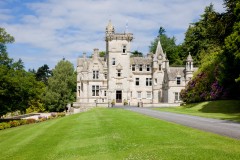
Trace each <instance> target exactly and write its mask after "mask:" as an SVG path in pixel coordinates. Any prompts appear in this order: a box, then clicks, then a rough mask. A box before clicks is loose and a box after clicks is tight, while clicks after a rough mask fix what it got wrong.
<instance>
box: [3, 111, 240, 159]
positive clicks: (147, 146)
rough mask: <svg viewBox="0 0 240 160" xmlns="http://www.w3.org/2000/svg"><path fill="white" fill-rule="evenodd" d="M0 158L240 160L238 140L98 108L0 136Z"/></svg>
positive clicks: (24, 127) (27, 126) (128, 112)
mask: <svg viewBox="0 0 240 160" xmlns="http://www.w3.org/2000/svg"><path fill="white" fill-rule="evenodd" d="M0 151H1V152H0V159H6V160H9V159H14V160H15V159H16V160H22V159H24V160H27V159H30V160H32V159H37V160H39V159H43V160H47V159H54V160H56V159H57V160H59V159H60V160H61V159H67V160H77V159H86V160H91V159H98V160H108V159H113V160H115V159H143V160H145V159H158V160H159V159H160V160H161V159H163V160H165V159H171V160H172V159H179V160H183V159H184V160H185V159H192V160H198V159H203V160H206V159H211V160H212V159H216V160H221V159H229V160H234V159H236V160H238V159H240V152H239V151H240V141H239V140H235V139H231V138H227V137H222V136H219V135H215V134H211V133H207V132H202V131H198V130H195V129H192V128H188V127H184V126H180V125H177V124H173V123H168V122H165V121H161V120H158V119H155V118H150V117H147V116H144V115H140V114H137V113H134V112H130V111H126V110H122V109H116V108H111V109H110V108H108V109H104V108H100V109H93V110H91V111H88V112H85V113H80V114H75V115H71V116H67V117H63V118H59V119H54V120H50V121H46V122H42V123H37V124H31V125H26V126H20V127H17V128H11V129H6V130H2V131H0Z"/></svg>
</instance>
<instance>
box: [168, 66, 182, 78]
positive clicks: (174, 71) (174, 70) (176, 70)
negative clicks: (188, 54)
mask: <svg viewBox="0 0 240 160" xmlns="http://www.w3.org/2000/svg"><path fill="white" fill-rule="evenodd" d="M177 76H181V78H185V67H170V69H169V72H168V78H169V80H176V77H177Z"/></svg>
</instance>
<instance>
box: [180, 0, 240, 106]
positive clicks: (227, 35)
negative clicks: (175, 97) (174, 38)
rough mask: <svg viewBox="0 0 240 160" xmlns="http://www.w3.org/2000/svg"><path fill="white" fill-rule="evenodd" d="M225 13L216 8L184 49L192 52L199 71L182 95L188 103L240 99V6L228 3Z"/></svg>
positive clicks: (193, 27)
mask: <svg viewBox="0 0 240 160" xmlns="http://www.w3.org/2000/svg"><path fill="white" fill-rule="evenodd" d="M224 5H225V7H226V12H225V13H217V12H215V11H214V9H213V5H212V4H211V5H210V6H207V7H206V8H205V12H204V14H203V15H202V16H201V19H200V20H199V21H198V22H196V23H194V24H192V25H191V26H190V27H189V28H188V30H187V32H186V37H185V41H184V43H183V45H182V47H183V50H185V51H191V53H192V55H193V56H194V59H195V62H197V63H198V64H199V70H198V72H197V73H196V75H195V76H194V78H193V79H192V81H190V82H189V84H188V86H187V88H186V89H185V90H183V91H182V93H181V97H182V98H183V100H184V101H186V102H198V101H205V100H216V99H226V98H227V99H229V98H230V99H233V98H234V99H239V98H240V94H239V93H240V70H239V68H240V63H239V62H240V48H239V46H240V38H239V35H240V22H239V19H240V14H239V13H240V2H239V1H234V0H225V1H224Z"/></svg>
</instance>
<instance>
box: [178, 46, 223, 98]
mask: <svg viewBox="0 0 240 160" xmlns="http://www.w3.org/2000/svg"><path fill="white" fill-rule="evenodd" d="M222 52H223V51H222V50H220V49H215V52H213V53H211V54H208V55H206V56H205V57H204V58H203V60H202V65H201V66H200V68H199V69H198V71H197V72H196V76H195V77H194V78H193V79H192V80H191V81H190V82H189V83H188V85H187V87H186V89H184V90H182V91H181V98H182V100H183V101H184V102H187V103H192V102H199V101H208V100H217V99H221V98H225V97H226V96H227V93H224V87H223V85H222V83H221V81H222V79H221V76H220V75H221V73H222V71H223V70H224V67H223V66H222V64H221V61H222Z"/></svg>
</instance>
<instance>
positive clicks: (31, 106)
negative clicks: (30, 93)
mask: <svg viewBox="0 0 240 160" xmlns="http://www.w3.org/2000/svg"><path fill="white" fill-rule="evenodd" d="M45 110H46V109H45V107H44V104H43V102H41V100H40V99H33V100H30V101H29V103H28V108H27V109H26V113H39V112H44V111H45Z"/></svg>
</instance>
